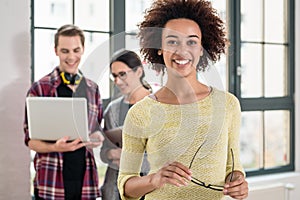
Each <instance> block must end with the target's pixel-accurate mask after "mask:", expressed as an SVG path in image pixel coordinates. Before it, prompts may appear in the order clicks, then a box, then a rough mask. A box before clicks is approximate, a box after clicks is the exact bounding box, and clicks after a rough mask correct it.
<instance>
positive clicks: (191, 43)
mask: <svg viewBox="0 0 300 200" xmlns="http://www.w3.org/2000/svg"><path fill="white" fill-rule="evenodd" d="M196 44H197V42H196V41H194V40H189V41H187V45H189V46H192V45H196Z"/></svg>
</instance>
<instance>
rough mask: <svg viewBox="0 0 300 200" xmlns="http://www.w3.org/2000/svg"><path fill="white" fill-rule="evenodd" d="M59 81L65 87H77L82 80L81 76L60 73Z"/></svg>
mask: <svg viewBox="0 0 300 200" xmlns="http://www.w3.org/2000/svg"><path fill="white" fill-rule="evenodd" d="M60 76H61V79H62V81H63V82H64V84H66V85H78V84H79V83H80V81H81V79H82V75H81V74H79V73H78V74H75V75H71V74H70V73H67V72H61V73H60Z"/></svg>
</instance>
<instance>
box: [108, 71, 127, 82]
mask: <svg viewBox="0 0 300 200" xmlns="http://www.w3.org/2000/svg"><path fill="white" fill-rule="evenodd" d="M132 71H133V69H130V70H128V71H121V72H119V73H117V74H115V73H111V74H110V75H109V77H110V79H111V80H112V81H115V80H116V78H117V77H118V78H119V79H121V80H125V79H126V78H127V74H128V73H129V72H132Z"/></svg>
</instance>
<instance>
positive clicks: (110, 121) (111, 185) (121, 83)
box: [100, 50, 151, 200]
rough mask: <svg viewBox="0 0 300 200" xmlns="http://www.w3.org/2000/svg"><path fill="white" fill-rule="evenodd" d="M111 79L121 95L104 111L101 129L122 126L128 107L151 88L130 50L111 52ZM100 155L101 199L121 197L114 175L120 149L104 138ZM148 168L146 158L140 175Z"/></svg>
mask: <svg viewBox="0 0 300 200" xmlns="http://www.w3.org/2000/svg"><path fill="white" fill-rule="evenodd" d="M110 70H111V79H112V80H113V81H114V83H115V85H116V86H117V88H118V89H119V90H120V93H121V94H122V96H121V97H119V98H117V99H115V100H113V101H111V102H110V104H109V105H108V107H107V109H106V110H105V112H104V123H105V127H104V130H111V129H116V128H120V129H121V127H122V126H123V123H124V119H125V116H126V114H127V112H128V110H129V108H130V107H131V106H133V105H134V104H135V103H136V102H138V101H140V100H141V99H142V98H144V97H145V96H147V95H149V94H150V92H151V87H150V86H149V85H148V84H147V83H146V82H145V81H144V77H145V73H144V70H143V65H142V62H141V60H140V58H139V56H138V55H137V54H136V53H135V52H133V51H127V50H123V51H121V52H118V53H117V54H116V55H114V57H113V59H112V61H111V63H110ZM100 156H101V159H102V161H103V162H105V163H108V164H109V165H108V168H107V171H106V174H105V180H104V184H103V186H102V188H101V191H102V199H103V200H118V199H120V195H119V191H118V188H117V178H118V172H119V163H120V156H121V148H120V146H117V145H116V144H113V143H112V142H110V140H109V139H108V138H107V139H106V140H104V143H103V146H102V148H101V152H100ZM147 171H149V167H148V166H147V163H146V161H145V163H144V167H143V172H142V175H143V174H145V173H146V172H147Z"/></svg>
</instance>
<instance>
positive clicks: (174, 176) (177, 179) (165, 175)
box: [150, 162, 192, 189]
mask: <svg viewBox="0 0 300 200" xmlns="http://www.w3.org/2000/svg"><path fill="white" fill-rule="evenodd" d="M151 176H152V177H151V179H150V182H151V184H152V185H153V186H154V187H155V188H156V189H158V188H161V187H163V186H164V185H165V184H166V183H168V184H172V185H175V186H178V187H180V186H185V185H187V184H188V182H189V181H190V180H191V179H192V177H191V176H192V173H191V171H190V169H189V168H188V167H186V166H184V165H183V164H181V163H179V162H172V163H166V164H165V165H164V166H163V167H162V168H161V169H160V170H159V171H158V172H156V173H155V174H152V175H151Z"/></svg>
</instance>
